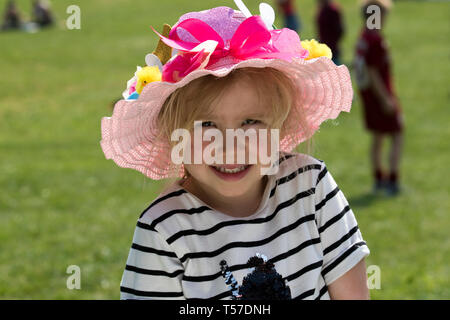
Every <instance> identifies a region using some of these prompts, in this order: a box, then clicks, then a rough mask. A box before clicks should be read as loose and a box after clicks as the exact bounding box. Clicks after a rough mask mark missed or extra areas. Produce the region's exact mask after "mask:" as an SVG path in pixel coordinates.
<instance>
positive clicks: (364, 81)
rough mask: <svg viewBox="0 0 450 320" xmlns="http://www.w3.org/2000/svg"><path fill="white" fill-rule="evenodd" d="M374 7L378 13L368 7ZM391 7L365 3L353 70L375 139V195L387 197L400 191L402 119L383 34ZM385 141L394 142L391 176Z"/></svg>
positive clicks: (384, 0)
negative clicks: (384, 152) (385, 159)
mask: <svg viewBox="0 0 450 320" xmlns="http://www.w3.org/2000/svg"><path fill="white" fill-rule="evenodd" d="M372 5H375V6H377V7H378V9H377V8H375V7H369V6H372ZM391 6H392V2H391V1H390V0H363V1H362V3H361V9H362V12H361V13H362V17H363V21H364V25H363V28H362V30H361V34H360V36H359V39H358V41H357V44H356V52H355V59H354V62H353V67H354V70H355V73H356V83H357V86H358V88H359V92H360V96H361V99H362V104H363V107H364V108H363V111H364V112H363V113H364V120H365V126H366V129H367V130H368V131H369V132H370V133H371V135H372V146H371V150H370V158H371V162H372V170H373V177H374V180H375V182H374V192H375V193H378V192H379V191H382V190H385V191H386V192H387V194H388V195H396V194H397V193H398V192H399V191H400V188H399V163H400V158H401V151H402V145H403V115H402V110H401V106H400V104H399V101H398V99H397V96H396V94H395V92H394V88H393V79H392V74H391V60H390V54H389V48H388V46H387V45H386V42H385V40H384V36H383V34H382V32H381V29H382V28H383V27H384V23H385V20H386V17H387V14H388V12H389V11H390V9H391ZM376 15H378V16H376ZM377 19H378V22H377ZM385 137H389V138H390V140H391V147H390V153H389V171H388V172H385V171H384V170H383V167H382V143H383V140H384V138H385Z"/></svg>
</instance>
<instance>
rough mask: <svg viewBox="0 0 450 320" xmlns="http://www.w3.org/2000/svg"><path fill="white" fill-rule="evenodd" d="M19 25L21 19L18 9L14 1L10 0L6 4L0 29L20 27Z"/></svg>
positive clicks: (20, 24)
mask: <svg viewBox="0 0 450 320" xmlns="http://www.w3.org/2000/svg"><path fill="white" fill-rule="evenodd" d="M21 27H22V19H21V17H20V13H19V10H18V9H17V6H16V3H15V2H14V1H13V0H10V1H8V3H7V4H6V9H5V14H4V17H3V23H2V25H1V30H13V29H20V28H21Z"/></svg>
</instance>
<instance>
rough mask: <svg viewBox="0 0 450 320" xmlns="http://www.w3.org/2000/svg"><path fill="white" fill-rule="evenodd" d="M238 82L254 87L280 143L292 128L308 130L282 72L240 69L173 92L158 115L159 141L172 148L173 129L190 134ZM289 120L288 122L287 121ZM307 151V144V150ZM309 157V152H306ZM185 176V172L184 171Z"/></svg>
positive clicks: (196, 82)
mask: <svg viewBox="0 0 450 320" xmlns="http://www.w3.org/2000/svg"><path fill="white" fill-rule="evenodd" d="M237 81H245V82H246V83H251V84H253V87H254V88H255V89H256V92H257V95H258V97H259V102H260V103H266V104H267V105H268V106H269V107H270V108H266V109H268V110H270V111H269V112H270V114H266V117H265V118H266V119H268V122H269V123H268V127H269V128H276V129H280V141H281V140H282V139H283V137H284V136H285V135H286V134H287V133H288V132H291V130H292V129H294V130H295V128H292V127H293V126H295V127H296V128H298V127H302V128H303V129H304V130H305V132H307V130H308V127H307V126H306V124H305V119H304V117H303V116H302V114H301V112H299V110H298V109H297V108H296V107H295V106H296V104H297V103H298V100H299V96H298V94H299V93H298V91H297V88H296V86H295V85H294V83H293V81H292V80H291V79H290V78H289V77H288V76H287V75H285V74H284V73H283V72H282V71H279V70H277V69H274V68H270V67H266V68H254V67H247V68H240V69H235V70H233V71H232V72H230V73H229V74H228V75H227V76H224V77H216V76H213V75H207V76H203V77H200V78H197V79H195V80H193V81H191V82H189V83H188V84H187V85H185V86H184V87H181V88H178V89H177V90H175V91H174V92H173V93H172V94H171V95H170V96H169V97H168V98H167V99H166V101H165V102H164V104H163V106H162V107H161V110H160V112H159V115H158V119H157V123H158V129H159V130H158V131H159V134H160V136H159V138H160V139H162V140H163V141H167V142H169V143H170V144H171V146H173V145H174V144H176V143H177V142H173V141H171V139H170V137H171V134H172V132H173V131H174V130H175V129H178V128H183V129H187V130H191V129H192V128H193V125H194V121H195V120H199V119H201V116H202V115H205V114H209V113H211V112H212V110H213V109H214V102H215V101H217V100H218V99H220V97H221V96H222V95H223V94H224V92H225V91H226V90H227V89H228V88H229V87H231V86H232V85H234V84H235V83H236V82H237ZM287 120H289V121H287ZM307 150H308V151H310V144H309V145H308V146H307ZM308 153H309V152H308ZM185 174H187V170H185Z"/></svg>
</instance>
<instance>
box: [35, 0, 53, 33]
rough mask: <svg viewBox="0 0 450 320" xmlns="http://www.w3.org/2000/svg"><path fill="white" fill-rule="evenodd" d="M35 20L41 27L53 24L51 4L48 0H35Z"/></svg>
mask: <svg viewBox="0 0 450 320" xmlns="http://www.w3.org/2000/svg"><path fill="white" fill-rule="evenodd" d="M33 22H35V23H36V24H38V25H39V26H40V27H41V28H42V27H47V26H51V25H52V24H53V15H52V12H51V10H50V6H49V4H48V3H47V2H46V1H41V0H34V1H33Z"/></svg>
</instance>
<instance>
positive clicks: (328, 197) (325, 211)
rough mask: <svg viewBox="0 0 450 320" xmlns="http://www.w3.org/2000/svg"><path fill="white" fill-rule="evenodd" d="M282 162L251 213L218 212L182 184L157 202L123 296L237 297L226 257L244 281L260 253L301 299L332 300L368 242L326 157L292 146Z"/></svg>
mask: <svg viewBox="0 0 450 320" xmlns="http://www.w3.org/2000/svg"><path fill="white" fill-rule="evenodd" d="M279 163H280V168H279V171H278V173H277V174H276V175H275V176H272V177H270V178H269V183H268V185H267V186H266V192H265V193H264V194H265V195H266V196H267V198H266V199H265V201H266V202H262V203H265V206H264V208H263V210H262V211H261V212H260V213H259V214H258V215H255V216H254V217H251V218H232V217H230V216H228V217H227V216H226V215H223V214H218V213H216V212H215V210H214V209H213V208H210V207H209V206H207V205H205V204H204V203H203V202H201V201H199V200H198V198H196V197H193V196H192V195H191V194H190V193H188V192H187V191H185V190H184V189H183V188H181V187H180V186H178V185H174V186H173V189H170V190H168V191H167V192H166V193H165V194H163V195H161V196H159V197H158V198H157V199H156V200H155V201H153V202H152V204H151V205H150V206H149V207H148V208H146V210H144V212H143V213H142V214H141V216H140V218H139V220H138V222H137V225H136V229H135V235H134V238H133V242H132V245H131V249H130V253H129V256H128V260H127V263H126V266H125V270H124V274H123V277H122V282H121V298H123V299H215V300H217V299H230V298H231V293H230V291H229V290H228V288H227V286H226V284H225V283H224V281H223V278H222V276H221V270H220V266H219V262H220V261H221V260H222V259H225V260H226V261H227V263H228V266H229V270H230V271H231V272H233V275H234V276H235V278H236V279H237V280H238V282H239V283H241V282H242V279H243V277H244V276H245V275H246V274H247V273H248V272H249V268H248V265H247V260H248V258H249V257H250V256H252V255H254V254H255V253H256V252H259V253H261V254H264V255H266V256H267V257H268V258H269V259H270V261H271V262H273V263H274V264H275V267H276V269H277V271H278V272H279V273H280V274H281V275H282V277H283V279H284V280H286V281H287V282H288V285H289V286H290V287H291V293H292V297H293V298H294V299H329V295H328V284H329V283H331V282H332V281H334V280H335V279H336V278H337V277H339V276H341V275H342V274H344V273H345V272H346V271H348V270H349V268H351V267H353V266H354V265H355V264H356V263H357V262H358V261H360V260H361V259H362V258H363V257H365V256H366V255H367V254H368V253H369V251H368V248H367V246H366V244H365V242H364V241H363V239H362V236H361V233H360V230H359V228H358V225H357V223H356V219H355V217H354V214H353V212H352V210H351V209H350V206H349V204H348V202H347V201H346V199H345V197H344V195H343V193H342V191H341V190H340V189H339V187H338V186H337V184H336V182H335V181H334V180H333V178H332V176H331V174H330V173H329V172H328V170H327V168H326V166H325V163H324V162H323V161H321V160H317V159H314V158H312V157H309V156H305V155H301V154H294V153H292V154H284V156H283V157H281V158H280V160H279ZM263 200H264V199H263Z"/></svg>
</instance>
